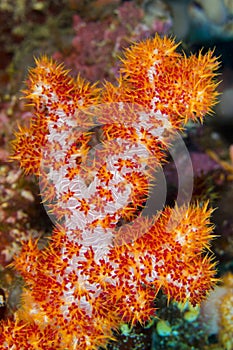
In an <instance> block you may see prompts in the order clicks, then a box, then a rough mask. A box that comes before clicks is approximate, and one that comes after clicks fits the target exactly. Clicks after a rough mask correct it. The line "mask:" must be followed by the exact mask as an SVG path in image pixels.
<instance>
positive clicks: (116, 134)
mask: <svg viewBox="0 0 233 350" xmlns="http://www.w3.org/2000/svg"><path fill="white" fill-rule="evenodd" d="M176 47H177V45H175V43H174V41H173V40H171V39H168V38H166V37H165V38H163V39H161V38H160V37H159V36H156V37H155V38H153V39H148V40H146V41H145V42H140V43H138V44H135V45H132V47H131V48H129V49H127V50H126V52H125V56H124V58H123V59H122V67H121V69H120V77H119V79H118V85H117V86H114V85H112V84H111V83H105V85H104V86H103V88H102V89H97V88H96V86H95V85H90V84H89V83H87V82H85V81H84V80H82V79H81V78H80V77H78V78H77V80H73V79H72V78H70V77H69V76H68V75H67V72H66V71H65V70H64V69H63V67H62V66H58V65H57V64H56V63H54V62H53V61H51V60H49V59H48V58H46V57H41V58H40V59H38V60H37V61H36V67H35V68H33V69H32V70H31V71H30V77H29V82H28V89H27V90H26V91H25V94H26V97H27V99H29V101H30V103H32V105H33V107H34V110H35V114H34V116H33V118H32V120H31V123H30V126H29V127H20V128H19V131H18V132H17V133H16V140H15V141H14V144H13V146H14V156H13V158H14V159H17V160H18V161H19V162H20V165H21V167H22V168H24V169H25V173H34V174H36V175H38V176H39V178H40V188H41V194H42V198H43V201H44V202H45V204H46V205H47V208H48V210H49V213H50V214H51V217H52V218H53V220H54V222H55V223H56V227H55V229H54V231H53V235H52V237H51V241H50V244H49V245H48V247H47V248H44V249H41V250H40V249H39V248H38V247H37V241H33V240H30V241H29V242H27V243H25V244H24V245H23V247H22V251H21V253H20V254H19V255H18V256H16V258H15V260H14V267H15V268H16V269H17V270H18V271H19V272H20V273H21V275H22V276H23V277H24V280H25V283H26V285H25V288H24V291H23V295H22V306H21V308H19V310H18V311H17V312H16V313H15V315H14V318H12V319H9V320H7V321H4V322H3V323H2V324H1V335H0V344H1V347H2V349H9V348H11V347H14V348H15V349H96V348H98V346H105V345H106V344H107V342H108V341H109V340H110V339H111V338H112V337H113V333H112V330H113V329H117V328H118V327H119V325H120V323H121V322H122V321H127V322H129V323H132V324H135V323H136V322H140V323H144V322H146V321H149V320H150V318H151V316H153V315H154V314H155V307H154V299H155V298H156V295H157V293H158V291H159V290H161V289H162V290H163V291H164V292H165V294H167V296H168V298H169V299H170V298H172V299H174V300H177V301H181V302H186V301H187V300H189V301H190V302H191V303H192V304H193V305H195V304H196V303H199V302H200V301H201V300H202V299H203V298H204V297H205V296H206V294H207V293H208V291H209V290H210V289H211V288H212V287H213V285H214V283H215V278H214V276H215V264H214V263H213V262H212V257H211V256H210V255H209V254H207V253H206V249H208V248H209V244H210V243H209V242H210V239H211V238H212V237H213V235H212V226H211V224H210V215H211V212H212V211H211V209H208V204H203V205H202V206H198V205H190V206H189V205H188V204H184V205H183V206H181V207H179V206H178V205H176V206H175V207H174V208H169V207H166V208H165V209H164V210H163V212H161V213H157V215H156V216H155V217H153V218H147V217H144V216H143V215H142V214H141V209H142V208H143V206H144V205H145V202H146V199H147V197H148V196H149V190H150V179H151V178H152V176H153V170H154V169H155V168H157V167H159V166H160V165H161V163H162V162H163V160H164V152H165V151H166V149H167V148H168V146H169V142H170V140H172V139H173V138H174V137H175V135H176V132H177V131H179V130H182V127H183V125H184V124H185V123H186V122H187V121H189V120H193V121H196V120H198V119H199V120H202V119H203V117H204V115H205V114H206V113H210V112H211V108H212V106H213V105H214V104H215V102H216V97H217V93H216V86H217V83H216V82H215V79H214V78H215V75H216V74H215V70H216V69H217V68H218V62H217V61H216V59H215V57H214V56H213V54H212V52H208V53H207V54H206V55H202V54H201V53H200V54H199V55H198V56H194V55H191V56H190V57H189V58H187V57H186V56H183V55H181V54H179V53H178V52H176Z"/></svg>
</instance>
